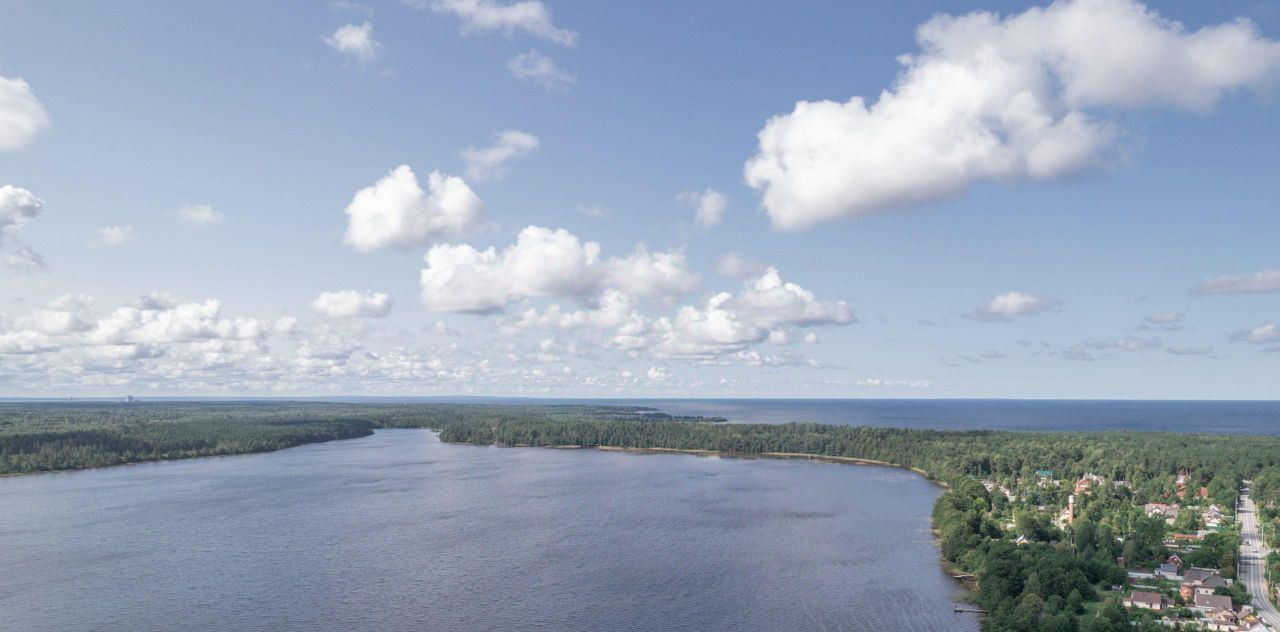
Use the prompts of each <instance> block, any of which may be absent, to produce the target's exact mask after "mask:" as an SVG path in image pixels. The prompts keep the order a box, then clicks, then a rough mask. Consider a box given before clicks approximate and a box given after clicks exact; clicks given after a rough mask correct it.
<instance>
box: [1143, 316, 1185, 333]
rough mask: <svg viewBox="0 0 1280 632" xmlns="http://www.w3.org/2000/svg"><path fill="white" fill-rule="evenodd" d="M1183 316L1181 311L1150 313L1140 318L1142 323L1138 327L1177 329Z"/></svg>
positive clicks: (1180, 325)
mask: <svg viewBox="0 0 1280 632" xmlns="http://www.w3.org/2000/svg"><path fill="white" fill-rule="evenodd" d="M1183 318H1184V316H1183V314H1182V312H1161V313H1159V314H1152V315H1150V316H1147V317H1146V318H1143V319H1142V325H1140V326H1139V327H1138V329H1163V330H1164V331H1177V330H1179V329H1182V320H1183Z"/></svg>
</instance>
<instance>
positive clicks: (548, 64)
mask: <svg viewBox="0 0 1280 632" xmlns="http://www.w3.org/2000/svg"><path fill="white" fill-rule="evenodd" d="M507 70H510V71H511V76H513V77H515V78H516V79H519V80H521V81H528V82H530V83H534V84H537V85H539V86H542V87H543V88H544V89H546V90H549V91H551V92H561V91H564V90H568V89H569V88H571V87H573V84H575V83H577V82H578V77H577V76H576V75H574V74H573V73H571V72H568V71H566V70H564V69H563V68H561V67H560V66H559V65H558V64H556V60H554V59H552V58H550V57H547V56H546V55H543V54H542V53H539V52H538V51H536V50H533V49H530V50H527V51H525V52H523V53H520V54H518V55H516V56H515V57H512V58H511V61H509V62H507Z"/></svg>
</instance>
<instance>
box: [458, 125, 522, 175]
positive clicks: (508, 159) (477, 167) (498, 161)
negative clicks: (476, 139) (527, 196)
mask: <svg viewBox="0 0 1280 632" xmlns="http://www.w3.org/2000/svg"><path fill="white" fill-rule="evenodd" d="M495 136H496V138H495V139H494V144H493V145H492V146H490V147H484V148H475V147H468V148H466V149H464V150H462V159H463V160H465V161H466V163H467V177H468V178H471V179H472V180H476V181H480V182H483V181H485V180H498V179H501V178H504V177H506V175H507V172H508V171H510V164H511V163H512V162H514V161H516V160H519V159H521V158H523V157H524V156H526V155H528V154H529V153H531V152H533V151H534V150H536V149H537V148H538V137H537V136H534V135H533V134H529V133H527V132H521V131H517V130H513V129H509V130H503V131H501V132H498V133H497V134H496V135H495Z"/></svg>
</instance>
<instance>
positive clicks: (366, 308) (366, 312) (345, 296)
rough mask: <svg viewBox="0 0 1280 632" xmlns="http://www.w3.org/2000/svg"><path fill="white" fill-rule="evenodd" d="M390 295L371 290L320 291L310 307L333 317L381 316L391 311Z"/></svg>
mask: <svg viewBox="0 0 1280 632" xmlns="http://www.w3.org/2000/svg"><path fill="white" fill-rule="evenodd" d="M391 303H392V301H391V297H390V296H387V295H386V294H383V293H381V292H374V291H372V290H366V291H363V292H361V291H359V290H338V291H336V292H321V293H320V295H319V296H317V297H316V299H315V300H314V301H311V308H312V309H314V310H316V311H317V312H320V313H321V314H324V315H325V316H332V317H335V318H353V317H361V318H381V317H383V316H386V315H387V314H389V313H390V312H391Z"/></svg>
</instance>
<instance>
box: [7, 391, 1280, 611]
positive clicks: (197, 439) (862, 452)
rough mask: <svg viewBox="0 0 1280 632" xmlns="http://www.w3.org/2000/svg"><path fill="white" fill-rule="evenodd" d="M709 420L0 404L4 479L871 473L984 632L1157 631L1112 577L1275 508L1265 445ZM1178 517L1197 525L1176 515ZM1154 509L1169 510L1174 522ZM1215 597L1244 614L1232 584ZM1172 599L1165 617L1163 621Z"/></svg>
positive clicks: (1268, 440)
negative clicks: (519, 469) (422, 456)
mask: <svg viewBox="0 0 1280 632" xmlns="http://www.w3.org/2000/svg"><path fill="white" fill-rule="evenodd" d="M723 421H724V420H720V419H704V418H678V417H672V416H670V415H666V414H664V413H661V412H659V411H655V410H652V409H646V408H640V407H613V406H550V405H548V406H534V405H492V404H326V403H293V402H291V403H276V402H228V403H144V404H100V403H94V404H69V403H9V404H0V473H6V474H15V473H26V472H38V471H51V470H66V469H77V468H85V467H99V466H106V465H117V464H124V463H135V462H141V461H149V460H158V459H175V458H188V457H198V456H212V455H224V454H242V453H251V452H263V451H270V450H277V449H282V448H287V447H291V446H296V445H302V444H306V443H314V442H319V441H329V440H334V439H345V438H354V437H360V436H365V435H368V434H370V433H372V432H374V430H376V429H378V428H425V429H431V430H436V431H438V432H439V435H440V438H441V440H443V441H446V442H453V443H466V444H477V445H498V446H531V447H566V446H577V447H599V448H623V449H636V450H646V449H664V450H685V451H703V452H708V453H718V454H725V455H740V456H767V455H771V454H776V455H782V454H789V455H814V456H820V457H840V458H845V459H858V460H867V461H874V462H880V463H885V464H892V465H897V466H901V467H909V468H912V469H914V470H916V471H918V472H921V473H922V474H923V475H925V476H927V477H928V478H930V479H931V480H935V481H937V482H939V483H941V484H942V485H943V486H944V490H943V493H942V494H941V496H940V497H939V499H938V500H937V502H936V504H935V506H934V510H933V518H934V527H935V529H936V531H937V534H938V538H939V542H940V547H941V552H942V556H943V558H944V559H945V560H946V562H947V564H948V565H949V566H950V567H951V568H952V569H954V570H955V571H956V573H957V574H971V575H973V576H974V578H975V579H976V589H975V591H974V593H973V595H972V598H973V601H974V603H975V606H976V607H977V608H980V609H981V610H983V611H985V616H984V617H983V628H984V630H990V631H1021V630H1026V631H1031V630H1051V631H1053V630H1058V631H1101V630H1134V629H1138V630H1156V629H1167V628H1166V627H1163V626H1161V625H1160V624H1159V623H1157V622H1156V619H1155V618H1154V616H1153V615H1149V614H1146V613H1145V612H1143V611H1139V610H1135V609H1133V608H1126V607H1124V605H1122V603H1121V595H1122V593H1123V592H1125V591H1126V590H1127V589H1125V588H1123V587H1124V586H1125V585H1126V583H1127V579H1129V578H1127V577H1126V575H1127V574H1131V573H1132V572H1133V569H1149V568H1154V567H1156V566H1157V565H1160V564H1167V563H1169V561H1171V560H1172V559H1174V558H1178V559H1179V561H1180V562H1181V563H1182V564H1184V565H1185V566H1186V567H1188V568H1190V567H1197V568H1198V567H1209V568H1213V569H1218V571H1219V572H1220V573H1221V576H1222V577H1224V578H1227V579H1228V580H1230V579H1231V578H1233V577H1234V574H1235V569H1236V558H1235V556H1236V554H1237V553H1236V551H1237V547H1236V544H1237V542H1238V534H1237V533H1236V532H1235V531H1234V530H1233V526H1232V523H1231V522H1230V513H1231V512H1233V511H1234V508H1235V505H1236V502H1235V501H1236V495H1237V493H1238V490H1239V489H1240V484H1241V482H1242V481H1244V480H1253V481H1254V490H1253V498H1254V500H1255V502H1257V503H1258V504H1259V506H1260V507H1261V508H1262V509H1260V511H1261V512H1262V513H1261V514H1260V516H1259V517H1260V518H1261V519H1264V520H1267V521H1269V522H1271V523H1272V524H1276V523H1277V507H1278V506H1280V438H1277V437H1270V436H1239V435H1185V434H1169V433H1132V432H994V431H941V430H919V429H894V428H872V427H852V426H832V425H821V424H809V423H791V424H778V425H772V424H728V423H720V422H723ZM1178 500H1182V501H1183V503H1184V505H1187V506H1191V505H1192V504H1193V503H1194V506H1195V507H1197V510H1196V512H1192V513H1187V512H1182V513H1178V512H1177V507H1178V505H1177V502H1178ZM1152 506H1158V507H1165V508H1167V507H1170V506H1172V507H1174V508H1175V509H1174V515H1173V516H1166V515H1165V513H1160V511H1167V510H1165V509H1162V510H1159V511H1157V512H1155V513H1152V510H1151V507H1152ZM1202 506H1212V507H1214V508H1216V509H1215V510H1220V511H1221V512H1225V513H1226V514H1227V515H1226V517H1225V518H1223V520H1224V522H1223V523H1222V524H1221V526H1219V527H1216V528H1214V529H1212V530H1204V529H1198V528H1200V527H1203V526H1205V525H1204V524H1203V521H1204V520H1207V519H1208V518H1209V515H1208V514H1207V513H1204V514H1203V515H1202V514H1201V513H1200V511H1199V509H1198V508H1199V507H1202ZM1278 526H1280V525H1278ZM1197 529H1198V530H1197ZM1178 532H1184V533H1187V532H1196V533H1198V534H1199V535H1197V536H1196V538H1197V539H1196V542H1195V544H1194V545H1193V546H1189V547H1185V548H1184V547H1182V546H1181V545H1179V544H1176V543H1175V544H1171V542H1173V540H1171V539H1170V538H1171V537H1172V538H1174V540H1176V538H1177V533H1178ZM1182 558H1186V559H1182ZM1272 563H1273V564H1274V560H1272ZM1277 570H1278V571H1280V568H1278V569H1277ZM1154 581H1155V580H1153V582H1154ZM1166 589H1167V587H1166ZM1217 590H1218V591H1219V593H1220V594H1224V595H1227V596H1230V597H1231V598H1232V599H1235V600H1244V601H1247V595H1244V594H1240V593H1241V591H1242V585H1241V583H1239V582H1236V583H1233V584H1231V585H1230V586H1227V587H1220V588H1219V589H1217ZM1166 591H1167V590H1166ZM1233 591H1234V592H1233ZM1174 592H1175V593H1176V586H1175V587H1174ZM1135 594H1136V593H1135ZM1172 599H1176V596H1175V597H1172V598H1171V602H1170V610H1169V612H1177V610H1176V609H1177V608H1178V607H1179V604H1180V602H1179V604H1175V603H1173V601H1172ZM1125 605H1128V604H1125ZM1184 609H1185V608H1184ZM1173 616H1177V615H1173Z"/></svg>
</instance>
